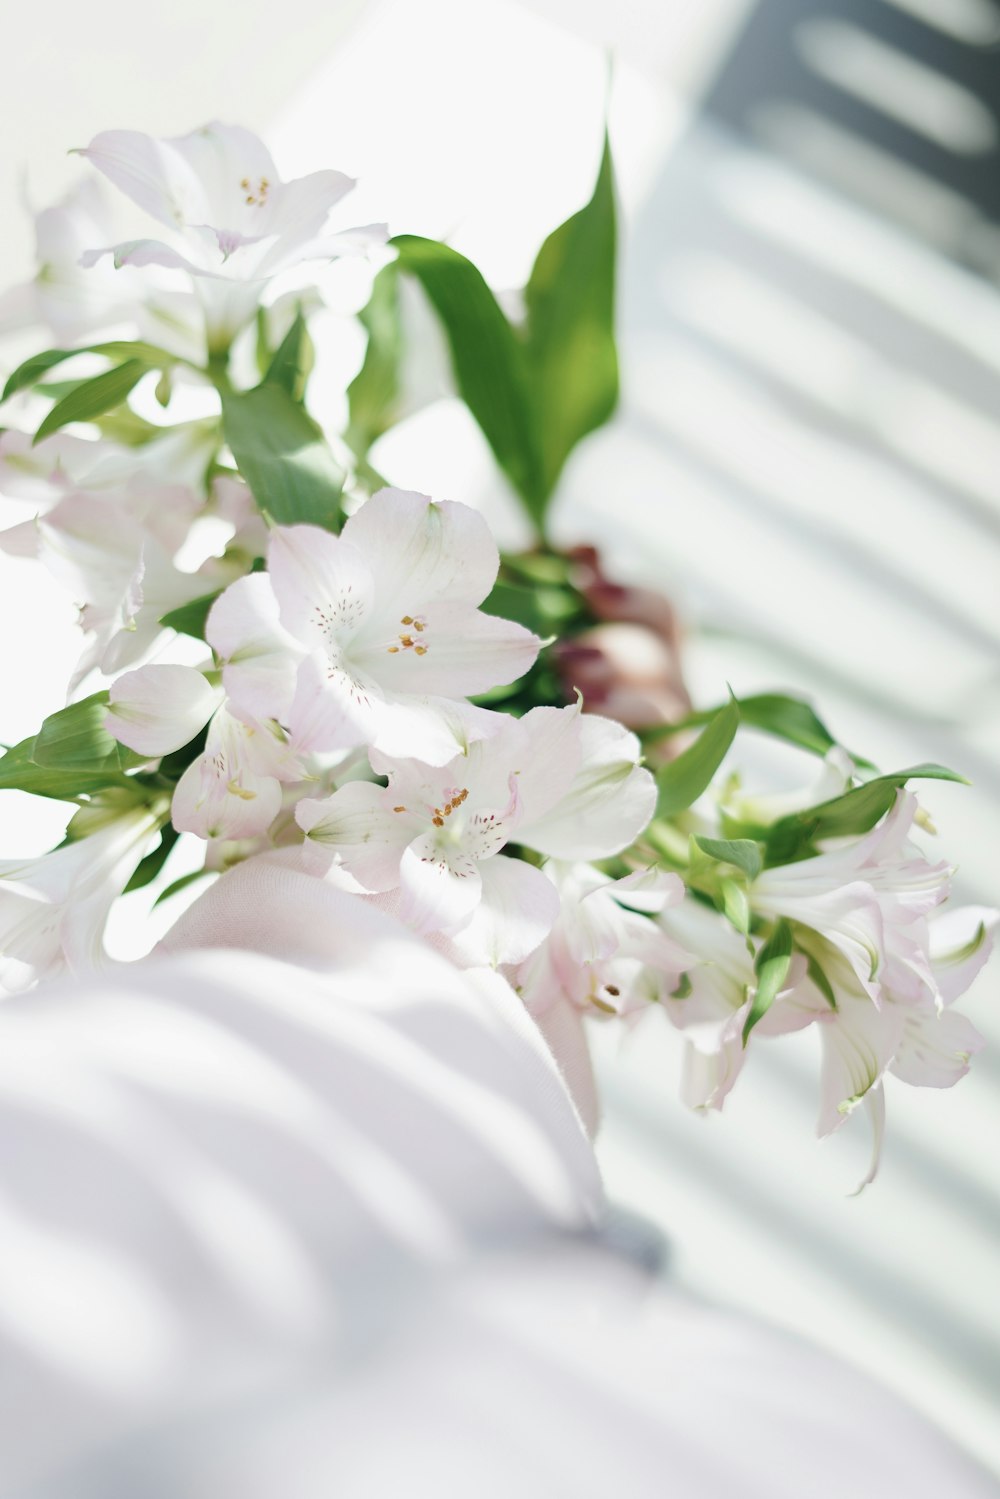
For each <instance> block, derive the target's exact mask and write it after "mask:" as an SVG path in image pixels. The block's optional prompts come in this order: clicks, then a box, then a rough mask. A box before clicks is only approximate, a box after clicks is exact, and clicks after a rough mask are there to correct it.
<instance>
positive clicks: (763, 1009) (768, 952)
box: [743, 917, 792, 1046]
mask: <svg viewBox="0 0 1000 1499" xmlns="http://www.w3.org/2000/svg"><path fill="white" fill-rule="evenodd" d="M791 961H792V929H791V927H790V926H789V924H788V922H787V921H785V919H784V918H783V917H782V919H781V920H780V921H779V922H778V924H777V925H776V927H775V928H774V931H773V932H772V933H771V935H770V937H768V939H767V941H766V942H765V943H764V945H763V947H762V948H761V950H760V952H759V953H758V954H757V960H756V962H755V963H754V969H755V970H756V974H757V989H756V993H755V994H754V997H753V1004H752V1005H751V1006H750V1013H749V1015H748V1016H747V1018H746V1022H745V1024H744V1026H743V1045H744V1046H746V1044H747V1041H748V1040H749V1039H750V1032H751V1031H752V1030H753V1028H754V1026H755V1025H756V1024H757V1022H758V1021H759V1020H762V1019H763V1018H764V1016H765V1015H766V1014H767V1012H768V1010H769V1009H770V1008H771V1006H772V1004H773V1003H774V1001H775V999H776V998H777V997H778V995H779V993H780V992H781V990H782V988H783V987H784V983H785V980H786V979H787V977H788V969H789V967H790V965H791Z"/></svg>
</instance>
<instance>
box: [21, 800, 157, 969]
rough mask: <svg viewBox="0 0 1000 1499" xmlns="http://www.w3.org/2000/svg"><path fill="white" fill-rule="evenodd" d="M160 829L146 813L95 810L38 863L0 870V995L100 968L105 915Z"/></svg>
mask: <svg viewBox="0 0 1000 1499" xmlns="http://www.w3.org/2000/svg"><path fill="white" fill-rule="evenodd" d="M94 821H97V822H98V823H99V826H98V827H97V828H96V830H95V831H93V832H91V833H89V834H87V833H86V832H85V829H86V828H87V826H89V825H91V824H92V823H93V822H94ZM161 822H162V816H161V815H160V813H159V812H158V811H156V810H154V809H151V808H150V807H148V806H135V804H134V803H133V804H131V805H130V806H129V807H128V808H127V809H126V810H124V811H121V810H119V809H118V808H117V807H116V806H115V805H114V804H113V803H111V802H109V803H108V804H107V805H100V804H96V803H95V804H94V805H93V806H88V807H86V808H84V809H83V811H82V812H81V813H78V814H77V816H76V817H75V818H74V820H73V823H72V824H71V825H70V832H71V833H73V832H74V830H75V831H76V832H77V833H78V834H82V836H77V837H75V838H74V839H73V841H72V842H69V843H66V844H65V845H64V846H62V847H61V848H57V849H54V850H53V851H52V852H51V853H48V854H43V855H42V857H41V858H39V859H24V860H18V859H5V860H3V861H2V862H0V987H2V988H4V989H6V990H8V992H12V991H16V990H20V989H25V988H27V987H28V986H29V985H30V984H32V983H34V982H35V981H36V980H37V979H39V978H43V977H49V976H51V975H53V974H56V973H59V972H60V971H61V970H63V969H66V968H68V969H69V970H70V971H71V972H72V973H75V974H81V973H86V972H88V971H90V970H92V969H95V968H98V967H99V966H100V965H101V963H102V962H103V960H104V946H103V937H104V928H105V925H106V923H107V918H108V912H109V911H110V909H111V906H112V904H113V902H114V901H115V899H116V898H117V897H118V896H119V895H121V893H122V891H123V889H124V888H125V886H126V884H127V883H128V881H129V879H130V878H131V876H132V874H133V873H134V871H135V869H136V866H137V865H138V863H139V861H140V859H141V858H142V857H143V855H144V854H145V853H146V852H147V851H148V849H149V845H150V842H151V840H152V838H153V835H154V833H155V832H156V830H157V828H158V827H159V826H160V824H161Z"/></svg>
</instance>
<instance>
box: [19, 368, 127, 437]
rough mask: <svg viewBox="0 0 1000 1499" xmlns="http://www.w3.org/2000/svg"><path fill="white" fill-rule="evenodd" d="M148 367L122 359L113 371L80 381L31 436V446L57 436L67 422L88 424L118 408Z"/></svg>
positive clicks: (57, 403) (58, 402)
mask: <svg viewBox="0 0 1000 1499" xmlns="http://www.w3.org/2000/svg"><path fill="white" fill-rule="evenodd" d="M148 369H149V365H148V364H145V363H143V361H142V360H141V359H126V361H125V363H124V364H119V365H118V366H117V367H116V368H115V369H111V370H106V371H105V372H104V374H103V375H95V376H94V378H93V379H92V380H84V381H83V382H82V383H81V384H80V385H78V386H77V387H76V389H75V390H72V391H70V393H69V395H67V396H63V398H62V400H61V401H57V402H56V404H55V405H54V406H53V408H52V410H51V411H50V412H49V414H48V415H47V416H46V418H45V420H44V421H43V422H42V424H41V426H40V427H39V429H38V431H37V432H36V433H35V436H34V442H41V441H42V439H43V438H45V437H48V436H50V434H51V433H53V432H58V431H59V430H60V428H62V427H65V426H66V425H67V423H69V422H89V421H93V419H94V418H95V417H98V416H103V414H104V413H105V412H106V411H112V410H113V409H114V408H115V407H116V406H120V405H121V404H122V402H123V401H124V400H125V398H126V397H127V396H128V394H129V392H130V391H131V390H133V389H134V387H135V386H136V385H138V383H139V381H140V380H141V379H142V377H143V375H145V374H146V373H147V371H148Z"/></svg>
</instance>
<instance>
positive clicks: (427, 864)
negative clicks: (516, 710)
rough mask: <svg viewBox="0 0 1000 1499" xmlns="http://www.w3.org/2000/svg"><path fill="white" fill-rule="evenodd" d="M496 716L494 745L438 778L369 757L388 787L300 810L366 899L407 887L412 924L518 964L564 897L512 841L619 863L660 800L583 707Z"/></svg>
mask: <svg viewBox="0 0 1000 1499" xmlns="http://www.w3.org/2000/svg"><path fill="white" fill-rule="evenodd" d="M498 717H500V724H499V726H498V729H497V732H496V733H495V734H494V735H493V737H492V738H490V739H487V740H483V741H480V742H477V743H475V744H472V745H470V746H469V749H468V751H467V753H466V754H464V755H460V756H457V757H456V758H455V759H454V760H452V761H451V762H450V764H448V765H445V766H442V767H441V768H440V769H435V768H434V767H431V766H428V765H425V764H421V763H419V762H417V761H413V760H408V761H405V760H404V761H398V762H393V761H390V760H387V759H386V758H384V757H383V756H380V755H377V754H374V753H373V754H372V756H371V760H372V768H373V769H374V770H375V771H376V772H377V773H379V774H384V775H386V776H387V777H388V780H389V785H388V787H387V788H385V789H383V788H382V787H380V786H375V785H371V784H366V783H362V782H355V783H353V784H351V785H348V786H343V787H341V789H340V790H339V791H337V792H335V793H334V795H333V796H332V797H330V798H329V799H328V800H326V801H308V800H307V801H303V802H300V803H299V806H298V809H297V813H296V815H297V818H298V822H299V825H300V827H302V829H303V830H304V832H305V833H306V851H307V855H306V856H307V859H308V860H309V862H310V863H311V865H312V867H313V868H315V869H316V870H317V872H322V871H324V870H326V869H329V868H330V867H331V866H334V865H336V866H339V867H340V868H341V869H342V870H344V871H346V873H347V874H348V875H350V876H352V877H353V879H354V880H355V881H356V882H357V887H358V888H359V889H360V890H364V891H369V892H377V891H391V890H398V892H399V897H398V900H399V914H400V915H401V916H402V918H403V919H404V920H405V921H407V922H408V923H409V924H410V925H412V926H414V927H415V928H416V929H417V930H418V931H421V932H443V933H445V934H446V935H447V936H449V937H450V938H451V940H452V944H453V946H454V948H455V949H456V952H457V954H458V956H459V958H460V959H461V960H462V961H465V962H468V963H471V964H475V963H484V962H489V963H493V964H499V963H517V962H520V961H522V960H523V959H524V958H525V957H527V955H528V954H529V953H530V952H531V951H533V949H534V948H536V947H537V946H538V944H539V943H540V942H541V941H542V939H543V938H544V937H545V936H546V934H547V933H548V932H549V931H550V930H551V927H552V925H553V923H554V922H555V920H556V918H557V916H558V914H559V897H558V894H557V892H556V889H555V886H554V885H553V884H552V882H551V881H550V880H548V879H546V877H545V875H544V874H543V873H542V872H541V871H540V870H538V869H536V868H534V867H533V866H532V865H531V864H528V863H526V862H525V861H524V860H522V859H518V858H512V857H510V856H509V855H506V854H504V853H503V852H502V850H503V848H504V847H505V845H506V844H507V843H510V842H514V843H518V844H522V845H524V846H526V847H528V848H532V849H535V850H537V851H538V852H540V853H543V854H558V856H560V857H564V856H568V857H570V858H573V857H576V858H584V859H586V858H596V857H601V856H602V855H610V854H613V853H616V852H618V851H620V850H621V849H622V848H624V847H625V846H627V845H628V844H629V843H630V842H631V841H632V839H633V838H634V837H636V835H637V834H638V833H639V832H640V831H641V830H642V828H643V827H645V825H646V823H647V822H648V820H649V818H650V816H651V815H652V811H653V806H654V804H655V798H656V788H655V785H654V782H653V779H652V777H651V776H650V774H649V772H648V771H646V770H642V769H641V768H640V767H639V766H638V765H637V763H636V762H637V759H638V744H637V741H636V740H635V739H634V736H633V735H631V734H629V733H628V732H627V731H626V730H624V729H622V728H621V726H620V725H618V724H612V723H609V722H608V721H607V720H605V719H597V718H590V719H583V718H581V716H580V714H579V712H578V710H577V709H576V708H563V709H558V708H535V709H533V710H532V711H531V712H530V713H528V714H526V715H525V717H524V718H522V719H513V718H506V719H505V718H503V717H502V716H500V715H498ZM616 756H617V758H616Z"/></svg>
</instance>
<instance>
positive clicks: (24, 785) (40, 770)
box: [0, 735, 130, 802]
mask: <svg viewBox="0 0 1000 1499" xmlns="http://www.w3.org/2000/svg"><path fill="white" fill-rule="evenodd" d="M34 746H35V736H34V735H32V736H31V738H30V739H23V740H22V741H21V743H20V744H15V745H13V746H12V747H11V748H10V749H9V750H8V751H7V753H6V754H5V755H2V756H0V791H26V792H29V793H30V794H31V795H32V796H48V797H52V798H53V799H54V800H56V801H61V802H70V801H75V800H76V798H77V797H80V796H88V795H90V794H92V793H93V792H95V791H105V790H107V789H108V787H110V786H127V785H129V784H130V783H129V782H128V780H127V779H126V777H125V776H123V775H122V773H121V770H120V769H118V770H109V771H83V770H79V769H77V770H61V769H59V768H58V767H57V766H41V765H36V764H35V762H34V760H32V758H31V752H32V750H33V749H34Z"/></svg>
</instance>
